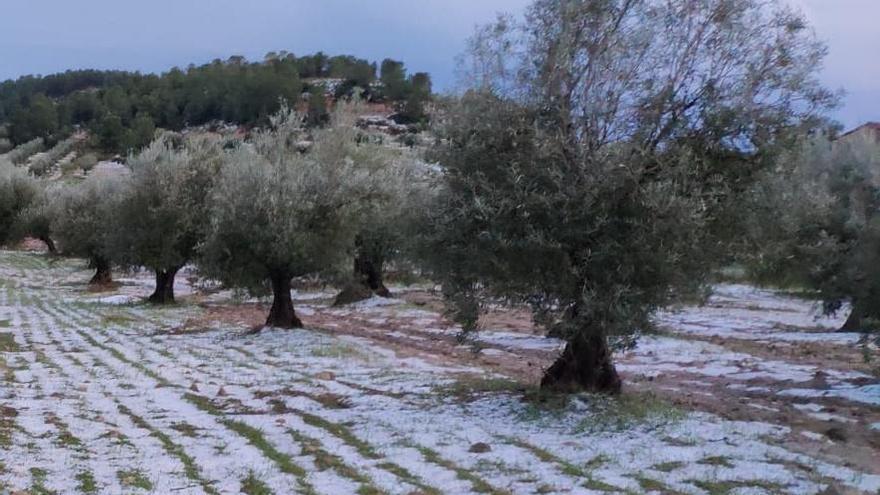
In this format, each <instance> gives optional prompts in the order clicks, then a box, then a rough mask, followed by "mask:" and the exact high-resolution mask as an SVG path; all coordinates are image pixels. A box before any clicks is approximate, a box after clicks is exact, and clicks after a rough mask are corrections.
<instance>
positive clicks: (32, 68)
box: [0, 0, 880, 127]
mask: <svg viewBox="0 0 880 495" xmlns="http://www.w3.org/2000/svg"><path fill="white" fill-rule="evenodd" d="M789 1H791V2H793V3H796V4H797V5H799V6H800V8H802V9H803V10H804V12H805V13H806V14H807V16H808V17H809V18H810V20H811V21H812V22H813V24H814V25H815V27H816V31H817V33H818V35H819V36H820V37H821V38H822V39H824V40H826V41H827V42H828V44H829V46H830V49H831V53H830V55H829V58H828V60H827V63H826V67H825V70H824V72H823V78H824V80H825V81H826V83H827V84H828V85H829V86H831V87H833V88H835V89H838V88H840V89H845V90H847V91H848V96H847V98H846V100H845V105H844V107H843V108H842V109H841V110H840V111H839V112H838V113H837V115H836V116H837V118H838V119H840V120H841V121H842V122H843V123H844V124H845V125H846V126H847V127H851V126H853V125H856V124H858V123H861V122H864V121H867V120H877V121H880V55H878V50H880V0H789ZM528 3H529V0H371V1H369V2H365V1H362V0H211V1H204V0H151V1H149V2H145V1H122V0H76V1H73V0H0V7H2V11H3V14H2V16H0V80H3V79H8V78H15V77H18V76H21V75H24V74H48V73H52V72H57V71H62V70H65V69H73V68H85V67H90V68H101V69H111V68H112V69H130V70H141V71H151V72H161V71H164V70H167V69H168V68H170V67H172V66H185V65H187V64H189V63H191V62H194V63H204V62H208V61H210V60H212V59H214V58H217V57H221V58H226V57H228V56H229V55H233V54H235V55H244V56H246V57H248V58H249V59H256V60H259V59H261V58H262V56H263V55H264V54H265V53H266V52H269V51H278V50H288V51H290V52H293V53H295V54H308V53H312V52H315V51H318V50H322V51H324V52H326V53H329V54H349V53H350V54H354V55H357V56H359V57H363V58H367V59H371V60H377V59H381V58H384V57H391V58H397V59H401V60H403V61H405V62H406V64H407V66H408V67H409V68H410V70H411V71H428V72H430V73H431V74H432V76H433V77H434V80H435V83H436V86H437V88H438V89H440V90H444V89H447V88H449V87H450V86H451V85H452V83H453V82H454V76H453V69H454V59H455V56H456V55H457V54H458V53H460V52H461V50H462V48H463V43H464V40H465V38H466V37H467V36H468V35H469V34H470V33H471V31H472V30H473V27H474V26H475V25H476V24H478V23H483V22H487V21H489V20H491V19H492V18H493V17H494V14H495V12H497V11H500V10H504V11H510V12H521V11H522V9H523V8H524V6H525V5H527V4H528Z"/></svg>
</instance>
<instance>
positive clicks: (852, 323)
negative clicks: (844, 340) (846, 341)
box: [838, 301, 880, 332]
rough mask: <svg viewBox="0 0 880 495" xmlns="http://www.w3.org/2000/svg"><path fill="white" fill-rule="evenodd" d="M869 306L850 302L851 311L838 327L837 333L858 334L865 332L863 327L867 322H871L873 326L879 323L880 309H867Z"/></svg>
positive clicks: (858, 302)
mask: <svg viewBox="0 0 880 495" xmlns="http://www.w3.org/2000/svg"><path fill="white" fill-rule="evenodd" d="M868 306H870V304H865V303H863V302H861V301H853V302H852V311H851V312H850V314H849V317H847V319H846V322H845V323H844V324H843V326H842V327H840V330H838V331H839V332H860V331H863V330H867V329H866V328H865V325H866V324H867V323H868V320H873V321H874V323H875V324H877V323H880V307H873V308H869V307H868Z"/></svg>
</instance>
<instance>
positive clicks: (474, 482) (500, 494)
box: [415, 446, 509, 495]
mask: <svg viewBox="0 0 880 495" xmlns="http://www.w3.org/2000/svg"><path fill="white" fill-rule="evenodd" d="M415 449H416V450H418V451H419V453H420V454H422V457H424V458H425V461H427V462H430V463H431V464H436V465H438V466H440V467H442V468H445V469H448V470H450V471H452V472H454V473H455V475H456V477H458V479H460V480H463V481H468V482H470V484H471V487H473V489H474V491H475V492H477V493H490V494H492V495H507V494H508V493H509V492H507V491H503V490H499V489H497V488H495V487H493V486H492V485H490V484H489V483H487V482H486V481H485V480H483V479H482V478H480V477H479V476H477V475H475V474H474V473H472V472H470V471H468V470H467V469H465V468H463V467H461V466H459V465H457V464H455V463H454V462H452V461H450V460H448V459H444V458H443V457H441V456H440V453H439V452H437V451H436V450H433V449H430V448H428V447H422V446H415Z"/></svg>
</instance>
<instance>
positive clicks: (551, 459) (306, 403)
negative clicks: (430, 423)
mask: <svg viewBox="0 0 880 495" xmlns="http://www.w3.org/2000/svg"><path fill="white" fill-rule="evenodd" d="M272 346H273V344H272V343H269V344H267V345H265V346H264V349H263V351H266V350H267V349H266V348H271V347H272ZM171 347H172V348H173V349H176V350H182V349H184V348H183V347H182V346H171ZM222 349H223V350H227V349H228V350H232V351H236V352H238V353H241V349H240V348H236V347H235V346H223V347H222ZM267 353H268V352H258V353H255V352H250V351H247V352H246V354H244V357H246V358H248V361H247V362H246V363H243V364H246V366H239V364H242V363H240V359H239V360H236V359H234V357H233V356H229V355H228V352H227V356H226V357H227V358H228V359H229V362H231V363H233V366H239V368H240V369H237V370H236V371H235V374H236V375H237V374H247V373H248V372H252V373H256V374H258V375H259V374H263V373H273V372H277V370H278V369H279V368H280V367H283V364H282V363H283V362H282V363H280V362H279V360H277V359H270V360H266V359H260V358H258V357H257V356H258V355H265V354H267ZM175 356H176V358H177V359H180V358H181V357H184V353H183V352H180V353H178V354H175ZM196 361H198V360H196ZM279 364H282V366H279ZM287 364H288V365H289V364H290V363H289V362H288V363H287ZM297 364H302V363H297ZM199 371H201V370H199ZM307 371H309V372H300V373H298V375H299V378H300V379H297V377H296V376H294V377H290V378H285V379H284V380H283V381H282V383H284V384H286V385H287V386H286V387H284V388H286V389H290V388H294V390H293V395H296V397H297V398H296V400H295V401H292V400H291V399H288V398H284V402H285V404H284V405H285V407H288V408H292V409H294V410H302V409H305V410H309V409H311V410H312V411H313V412H314V413H318V414H321V415H322V417H333V416H334V415H337V414H339V415H340V417H338V418H336V424H340V423H343V422H346V421H350V420H351V419H352V415H350V414H347V411H332V410H331V411H327V410H322V409H321V408H320V407H317V405H318V404H317V403H316V401H315V400H314V395H315V394H316V393H318V392H319V391H320V390H321V389H323V387H318V388H316V387H311V388H310V387H309V380H310V378H312V377H313V376H314V375H315V373H314V372H313V371H310V370H307ZM211 378H213V379H214V380H215V381H216V382H218V383H225V381H224V377H223V376H217V375H213V376H212V377H211ZM291 378H292V379H291ZM323 383H324V384H328V383H330V384H335V385H336V386H335V387H334V388H333V391H334V392H338V393H339V394H340V395H342V396H351V395H356V394H352V393H351V392H352V390H354V391H357V389H356V388H355V389H351V388H350V387H348V386H347V385H341V386H340V385H339V384H338V383H337V382H334V381H330V382H326V381H325V382H323ZM291 384H293V387H291ZM304 387H305V389H304ZM276 388H277V386H276ZM236 391H237V392H241V393H243V394H245V396H246V401H245V402H253V401H254V398H253V396H252V394H249V392H251V391H252V387H247V388H243V389H242V390H238V389H237V390H236ZM286 395H291V394H290V393H289V392H288V393H287V394H286ZM382 399H387V397H382ZM276 400H277V399H276ZM318 402H320V401H318ZM257 403H258V401H257ZM390 409H392V410H401V407H400V404H395V405H394V406H393V407H391V408H390ZM374 412H375V411H374ZM307 414H308V413H307ZM382 416H383V415H382V414H381V411H380V413H379V414H378V415H377V414H374V415H372V416H370V417H368V418H363V417H361V418H357V419H367V420H366V421H359V422H358V421H355V425H354V426H353V427H352V428H350V429H351V430H353V431H355V433H359V432H358V431H357V426H358V424H360V425H365V424H366V425H369V426H368V427H365V428H362V430H363V431H365V433H366V435H362V436H369V438H370V440H371V442H372V443H373V444H374V445H379V446H380V450H381V451H383V452H388V451H390V450H393V449H395V448H396V447H399V446H400V444H401V443H404V444H406V443H409V444H410V447H411V449H415V450H417V451H418V452H419V453H421V454H422V455H423V456H424V458H425V460H429V461H431V462H435V463H436V464H438V465H440V466H443V467H444V468H447V469H448V470H452V471H456V472H457V474H458V475H459V477H461V476H462V473H461V471H460V470H461V466H455V465H454V464H452V463H449V462H447V461H445V460H444V459H442V458H439V457H438V456H439V454H438V453H437V452H436V451H433V452H432V451H431V449H430V448H426V447H424V446H423V445H420V444H418V443H415V442H413V441H412V437H413V436H414V434H413V432H412V431H406V428H405V427H404V428H401V427H402V426H405V425H401V424H399V423H394V424H391V423H389V422H387V421H384V419H383V417H382ZM447 427H448V425H445V426H444V428H447ZM380 430H381V431H380ZM402 431H403V433H404V436H405V437H409V438H408V439H407V440H403V441H402V440H400V436H401V432H402ZM484 431H485V433H486V437H487V438H490V439H492V440H493V441H495V442H496V444H497V443H500V444H502V447H501V449H499V453H498V454H497V455H495V456H481V458H480V460H479V461H478V462H476V463H475V464H472V465H468V466H466V470H468V471H474V472H475V471H483V473H481V474H482V475H484V476H485V477H486V478H487V479H489V480H490V481H491V474H490V473H488V472H486V471H487V470H486V469H485V468H486V467H487V465H491V464H493V463H494V464H496V466H498V467H499V469H507V470H508V474H509V472H510V471H513V470H515V469H516V467H514V466H504V465H503V464H504V463H503V459H505V458H518V459H528V461H527V464H528V474H530V475H535V474H539V476H537V477H535V478H536V479H552V478H555V479H558V478H559V472H561V473H563V474H564V475H565V476H569V477H572V478H575V481H582V480H583V478H584V477H585V476H586V477H590V478H591V479H589V480H588V483H587V485H590V486H592V487H596V486H604V487H608V485H607V484H604V483H603V482H602V481H600V480H596V479H592V476H593V474H592V473H590V472H588V471H589V470H588V469H586V468H585V467H583V466H579V465H577V463H572V462H569V461H567V460H564V459H562V458H559V457H557V456H554V455H548V453H547V452H546V451H542V449H539V448H536V447H535V446H534V445H533V444H530V443H528V442H527V441H524V440H522V439H504V438H502V436H501V435H500V434H493V433H492V430H491V428H487V429H485V430H484ZM435 433H440V432H439V431H436V432H435ZM444 433H446V434H447V435H449V432H448V431H447V432H444ZM383 434H387V435H388V437H389V440H388V441H387V442H383V441H381V440H380V441H379V442H377V440H379V439H380V437H381V436H382V435H383ZM453 436H454V435H453ZM466 440H467V439H466V438H461V437H459V438H455V440H454V443H457V444H459V445H460V444H462V443H463V442H466ZM749 442H751V441H749ZM427 443H429V442H423V444H427ZM759 443H760V442H759ZM505 444H506V445H505ZM757 447H760V448H765V447H766V446H765V445H763V444H761V445H756V448H757ZM760 448H759V449H758V450H760ZM440 450H443V449H442V447H441V448H440ZM523 451H525V452H523ZM772 451H773V455H774V456H776V457H778V458H780V459H788V460H789V461H791V462H800V463H814V461H813V460H811V459H809V458H807V457H804V456H797V455H795V454H792V453H791V452H788V451H786V450H784V449H781V448H774V449H772ZM523 454H527V455H523ZM403 457H405V458H411V457H412V452H411V451H410V452H408V453H406V454H404V456H403ZM493 457H494V458H493ZM575 457H581V456H575ZM480 464H483V465H482V466H480ZM586 464H589V462H587V463H586ZM771 464H774V463H771ZM817 466H819V470H820V471H824V472H826V473H828V472H830V467H831V466H829V465H817ZM417 469H418V468H417V467H416V468H414V470H417ZM763 469H765V470H769V471H770V472H776V474H777V475H779V477H780V478H784V477H785V475H786V473H784V471H786V468H785V467H783V466H781V465H779V464H775V465H770V466H768V465H766V464H765V465H764V466H763ZM524 474H526V473H525V472H524ZM648 474H650V472H648ZM653 474H654V475H658V476H665V477H668V476H669V474H668V473H653ZM682 476H684V475H682ZM464 477H465V479H467V478H469V476H467V475H465V476H464ZM821 478H822V476H821V475H820V476H818V478H817V477H815V476H812V475H811V476H809V477H808V479H806V480H803V481H802V483H800V482H799V486H798V487H797V489H807V488H810V487H815V486H817V485H816V484H815V483H814V482H819V483H821ZM837 478H838V479H839V480H841V481H847V480H846V476H843V477H840V476H838V477H837ZM430 479H437V478H435V477H433V476H432V477H431V478H430ZM810 480H812V481H810ZM469 481H471V482H472V488H475V489H477V491H498V490H497V489H496V488H493V487H492V485H489V484H488V483H485V482H483V481H482V480H481V479H480V478H479V477H476V476H474V477H473V478H472V479H470V480H469ZM624 481H628V480H624ZM685 481H686V479H685V478H682V479H680V480H679V481H677V482H676V484H678V487H680V488H682V489H687V488H690V489H692V485H691V484H690V483H686V482H685ZM496 484H497V485H501V484H500V483H496ZM624 485H626V483H624ZM518 488H522V487H521V486H519V485H518Z"/></svg>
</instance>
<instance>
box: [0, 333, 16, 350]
mask: <svg viewBox="0 0 880 495" xmlns="http://www.w3.org/2000/svg"><path fill="white" fill-rule="evenodd" d="M0 352H18V344H16V343H15V337H14V336H13V335H12V334H11V333H8V332H4V333H0Z"/></svg>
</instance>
